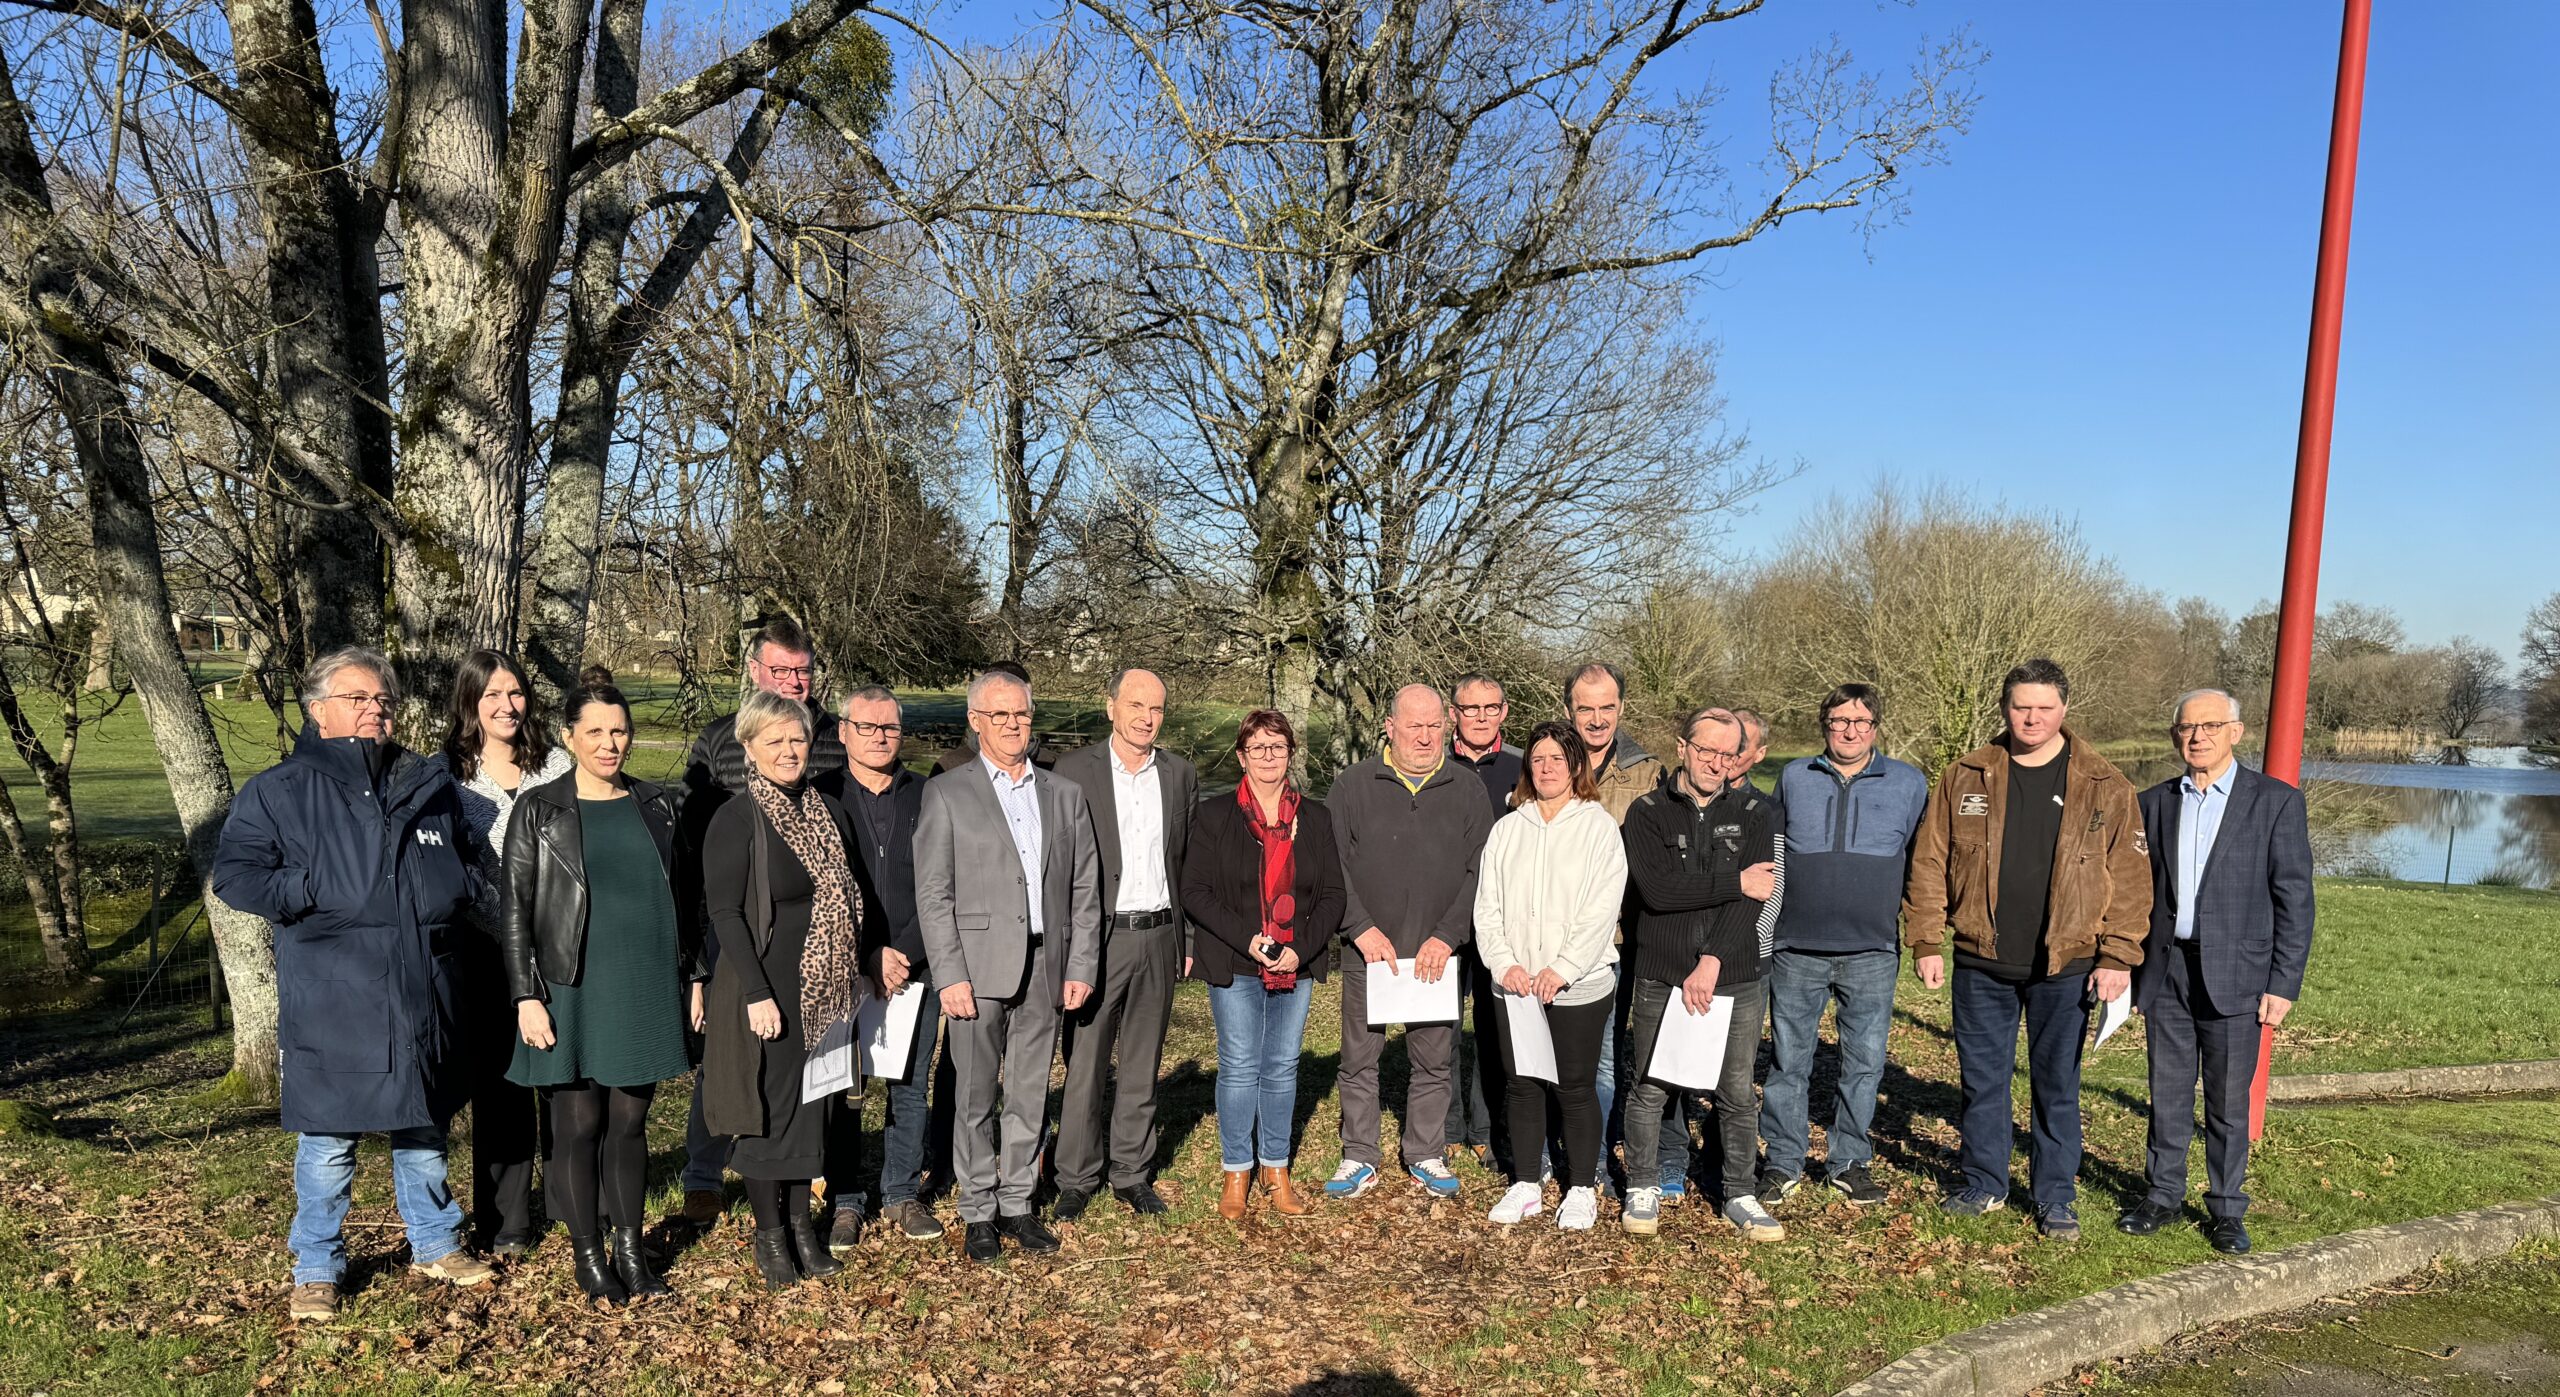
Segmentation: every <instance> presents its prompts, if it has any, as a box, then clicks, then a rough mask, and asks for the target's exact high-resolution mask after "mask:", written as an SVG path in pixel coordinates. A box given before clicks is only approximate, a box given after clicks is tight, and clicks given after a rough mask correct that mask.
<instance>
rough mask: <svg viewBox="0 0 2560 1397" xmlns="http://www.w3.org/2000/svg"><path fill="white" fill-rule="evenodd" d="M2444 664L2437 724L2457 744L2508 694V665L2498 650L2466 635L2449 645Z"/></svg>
mask: <svg viewBox="0 0 2560 1397" xmlns="http://www.w3.org/2000/svg"><path fill="white" fill-rule="evenodd" d="M2443 663H2444V700H2443V702H2442V704H2440V705H2439V706H2438V708H2437V709H2436V721H2437V722H2439V723H2441V724H2443V726H2444V735H2445V736H2446V737H2449V738H2453V739H2455V740H2457V741H2458V740H2460V739H2461V738H2462V737H2463V736H2464V735H2465V734H2467V733H2469V732H2470V731H2471V728H2472V725H2473V724H2476V723H2478V722H2479V721H2480V720H2481V719H2482V718H2484V717H2486V716H2488V712H2489V709H2490V707H2491V705H2493V704H2495V703H2496V702H2497V701H2498V695H2499V694H2501V693H2502V692H2504V691H2505V689H2506V683H2507V664H2506V661H2505V659H2503V658H2502V657H2500V655H2499V654H2498V652H2497V651H2495V650H2492V649H2490V648H2489V647H2488V646H2486V645H2483V644H2481V643H2480V642H2478V641H2476V640H2473V639H2472V638H2471V637H2469V636H2467V635H2458V636H2455V637H2454V638H2453V639H2452V641H2450V642H2449V643H2447V644H2446V646H2445V647H2444V661H2443Z"/></svg>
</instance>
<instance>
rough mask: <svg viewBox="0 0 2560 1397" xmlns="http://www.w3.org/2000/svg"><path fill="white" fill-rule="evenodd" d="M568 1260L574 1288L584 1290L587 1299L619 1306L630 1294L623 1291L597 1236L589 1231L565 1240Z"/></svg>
mask: <svg viewBox="0 0 2560 1397" xmlns="http://www.w3.org/2000/svg"><path fill="white" fill-rule="evenodd" d="M569 1257H570V1261H571V1266H572V1269H573V1270H575V1271H576V1272H577V1274H578V1289H580V1290H583V1291H585V1292H586V1293H587V1298H588V1299H590V1300H602V1301H603V1302H605V1303H606V1304H608V1305H619V1304H622V1303H623V1302H624V1301H626V1300H629V1299H630V1298H631V1292H630V1291H628V1290H625V1289H623V1286H622V1278H621V1277H620V1276H617V1275H615V1274H614V1272H613V1262H612V1261H611V1259H610V1258H608V1257H607V1256H606V1255H605V1251H604V1238H603V1236H602V1235H601V1234H598V1233H594V1232H590V1233H588V1234H587V1235H586V1236H584V1237H578V1236H572V1237H571V1238H570V1239H569Z"/></svg>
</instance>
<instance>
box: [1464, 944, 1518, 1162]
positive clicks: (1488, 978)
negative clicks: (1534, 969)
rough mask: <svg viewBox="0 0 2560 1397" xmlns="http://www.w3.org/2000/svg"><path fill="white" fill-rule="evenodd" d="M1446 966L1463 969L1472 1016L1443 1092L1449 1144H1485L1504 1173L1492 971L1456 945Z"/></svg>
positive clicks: (1498, 1008) (1505, 1142)
mask: <svg viewBox="0 0 2560 1397" xmlns="http://www.w3.org/2000/svg"><path fill="white" fill-rule="evenodd" d="M1449 962H1450V964H1451V965H1452V966H1453V967H1455V966H1461V965H1462V966H1464V967H1465V968H1466V976H1467V978H1466V980H1465V982H1464V984H1465V993H1466V995H1467V998H1468V1000H1469V1002H1470V1003H1471V1004H1472V1006H1473V1007H1472V1008H1471V1009H1470V1010H1469V1012H1470V1013H1472V1014H1473V1015H1474V1016H1475V1032H1474V1033H1473V1034H1471V1035H1469V1036H1470V1037H1471V1038H1472V1040H1473V1041H1471V1042H1466V1043H1461V1044H1459V1052H1458V1061H1457V1062H1456V1063H1454V1064H1452V1065H1451V1066H1450V1069H1449V1070H1450V1071H1451V1072H1453V1073H1456V1074H1457V1080H1456V1081H1455V1082H1454V1083H1452V1084H1451V1090H1450V1092H1449V1131H1448V1135H1449V1143H1450V1144H1451V1145H1453V1146H1455V1145H1491V1146H1492V1147H1493V1149H1494V1152H1495V1153H1496V1154H1497V1155H1500V1156H1505V1157H1503V1158H1499V1159H1497V1160H1496V1161H1495V1162H1496V1163H1498V1164H1500V1165H1501V1166H1502V1167H1503V1168H1504V1169H1506V1170H1508V1169H1509V1168H1510V1167H1511V1161H1510V1159H1509V1158H1508V1157H1507V1156H1508V1154H1509V1152H1510V1149H1511V1138H1510V1132H1509V1130H1508V1128H1507V1127H1506V1126H1505V1125H1504V1124H1503V1110H1502V1106H1503V1103H1504V1102H1505V1101H1506V1100H1507V1099H1508V1098H1507V1096H1506V1088H1505V1087H1504V1085H1503V1082H1504V1076H1503V1071H1502V1053H1501V1050H1500V1049H1499V1048H1497V1047H1496V1046H1495V1043H1496V1041H1497V1040H1498V1038H1499V1036H1500V1034H1501V1023H1500V1020H1499V1019H1498V1017H1497V1016H1498V1015H1500V1014H1501V1013H1502V1001H1501V1000H1500V999H1498V998H1496V997H1495V992H1494V988H1493V972H1492V971H1491V970H1488V969H1486V968H1485V963H1484V957H1482V956H1479V955H1477V954H1476V948H1475V947H1474V946H1472V945H1469V946H1461V947H1459V948H1458V949H1457V952H1456V954H1454V955H1452V956H1450V957H1449Z"/></svg>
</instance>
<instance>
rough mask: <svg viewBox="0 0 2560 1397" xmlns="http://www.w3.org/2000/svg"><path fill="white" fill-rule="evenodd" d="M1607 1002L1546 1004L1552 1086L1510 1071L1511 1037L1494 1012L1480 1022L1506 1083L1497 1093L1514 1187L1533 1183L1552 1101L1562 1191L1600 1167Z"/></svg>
mask: <svg viewBox="0 0 2560 1397" xmlns="http://www.w3.org/2000/svg"><path fill="white" fill-rule="evenodd" d="M1613 1007H1614V1006H1613V1001H1611V1000H1608V999H1600V1000H1595V1001H1593V1002H1592V1003H1589V1004H1570V1005H1568V1004H1550V1005H1548V1006H1547V1032H1548V1034H1549V1035H1550V1036H1552V1037H1553V1038H1554V1039H1555V1044H1556V1076H1557V1078H1558V1080H1557V1081H1555V1082H1553V1083H1548V1082H1543V1081H1540V1080H1539V1079H1537V1078H1535V1077H1524V1076H1522V1075H1520V1073H1519V1072H1518V1071H1517V1070H1516V1068H1515V1066H1514V1059H1513V1057H1512V1053H1511V1035H1510V1034H1509V1033H1508V1032H1502V1031H1500V1030H1499V1029H1498V1028H1497V1025H1501V1024H1504V1023H1507V1022H1508V1020H1507V1019H1506V1018H1505V1017H1504V1016H1503V1011H1502V1010H1501V1009H1500V1008H1498V1007H1497V1008H1496V1009H1495V1010H1494V1017H1492V1018H1491V1019H1490V1020H1485V1021H1481V1022H1482V1023H1483V1027H1480V1028H1478V1029H1477V1033H1478V1034H1479V1035H1481V1034H1482V1033H1484V1032H1485V1031H1486V1030H1488V1029H1493V1030H1495V1032H1496V1034H1497V1036H1498V1037H1499V1038H1500V1039H1501V1040H1502V1070H1503V1072H1504V1074H1505V1076H1506V1078H1507V1081H1506V1083H1505V1086H1504V1091H1503V1106H1504V1112H1503V1114H1504V1116H1505V1124H1506V1125H1507V1126H1508V1127H1509V1128H1510V1132H1511V1179H1512V1182H1514V1183H1536V1182H1537V1180H1538V1166H1537V1158H1538V1152H1539V1150H1540V1149H1541V1148H1543V1147H1544V1146H1545V1144H1546V1143H1547V1107H1548V1104H1549V1102H1551V1101H1552V1102H1553V1103H1554V1106H1555V1111H1556V1114H1557V1115H1558V1116H1560V1117H1562V1118H1563V1121H1564V1167H1563V1168H1562V1169H1559V1170H1557V1171H1556V1177H1557V1178H1559V1179H1561V1180H1563V1181H1564V1185H1565V1187H1567V1188H1573V1187H1577V1186H1580V1185H1584V1184H1588V1183H1590V1182H1591V1180H1592V1179H1593V1178H1594V1177H1595V1175H1596V1173H1597V1171H1598V1170H1599V1168H1600V1131H1601V1126H1602V1124H1603V1121H1602V1119H1601V1115H1600V1086H1599V1079H1600V1040H1601V1038H1602V1036H1603V1035H1604V1034H1605V1033H1606V1031H1607V1029H1608V1027H1609V1015H1610V1013H1611V1011H1612V1008H1613Z"/></svg>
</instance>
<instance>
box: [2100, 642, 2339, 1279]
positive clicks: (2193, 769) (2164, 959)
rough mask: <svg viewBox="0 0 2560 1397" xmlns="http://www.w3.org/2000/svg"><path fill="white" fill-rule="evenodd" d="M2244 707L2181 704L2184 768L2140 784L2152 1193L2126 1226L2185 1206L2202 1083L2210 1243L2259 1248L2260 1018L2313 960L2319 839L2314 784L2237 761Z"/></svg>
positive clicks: (2284, 997)
mask: <svg viewBox="0 0 2560 1397" xmlns="http://www.w3.org/2000/svg"><path fill="white" fill-rule="evenodd" d="M2244 732H2245V729H2244V728H2243V727H2242V726H2241V723H2240V705H2239V703H2238V702H2237V701H2236V700H2234V699H2233V698H2232V697H2231V695H2229V694H2227V693H2224V692H2223V691H2222V690H2220V689H2199V690H2196V691H2195V692H2193V693H2190V694H2187V695H2185V696H2184V697H2182V698H2180V699H2179V700H2178V707H2177V717H2176V718H2175V720H2174V721H2173V724H2172V726H2171V727H2170V729H2169V737H2170V740H2171V741H2172V742H2173V743H2174V744H2175V745H2176V747H2177V749H2178V757H2179V760H2180V761H2182V762H2184V763H2185V765H2186V772H2185V773H2184V774H2183V775H2179V776H2174V777H2171V778H2170V779H2168V780H2166V781H2163V782H2161V783H2160V784H2159V785H2157V786H2154V787H2152V788H2151V789H2150V790H2147V791H2145V792H2143V793H2142V829H2143V837H2144V841H2145V843H2146V844H2147V845H2148V846H2149V850H2150V854H2151V888H2152V896H2151V935H2150V940H2149V943H2148V944H2147V945H2146V946H2145V948H2144V951H2143V957H2142V964H2141V966H2140V967H2139V968H2138V970H2137V972H2136V978H2135V980H2134V984H2133V996H2134V1001H2133V1002H2134V1007H2136V1008H2138V1009H2140V1010H2141V1011H2142V1013H2143V1016H2144V1018H2145V1020H2146V1021H2147V1022H2148V1023H2149V1025H2150V1030H2149V1032H2148V1034H2147V1035H2146V1037H2147V1038H2148V1039H2149V1041H2150V1051H2151V1160H2150V1167H2149V1170H2148V1174H2149V1180H2150V1193H2149V1196H2148V1197H2147V1198H2145V1199H2144V1200H2143V1202H2142V1204H2141V1205H2140V1206H2138V1207H2136V1208H2134V1209H2133V1210H2131V1211H2130V1212H2127V1213H2125V1214H2124V1215H2123V1216H2122V1217H2120V1218H2118V1219H2117V1220H2116V1226H2117V1227H2118V1228H2119V1229H2120V1230H2122V1231H2125V1232H2129V1233H2131V1234H2133V1235H2134V1236H2137V1237H2142V1236H2148V1235H2150V1234H2151V1233H2154V1232H2157V1231H2159V1230H2160V1229H2161V1228H2162V1227H2163V1226H2166V1225H2167V1224H2168V1223H2169V1222H2171V1221H2173V1220H2174V1219H2175V1218H2176V1217H2177V1216H2178V1213H2179V1211H2180V1209H2181V1208H2183V1207H2184V1206H2185V1203H2186V1199H2187V1146H2188V1143H2189V1142H2190V1141H2191V1140H2193V1139H2194V1138H2195V1096H2196V1081H2197V1077H2198V1075H2199V1074H2201V1075H2202V1077H2203V1081H2204V1146H2205V1150H2204V1152H2205V1194H2204V1206H2205V1215H2206V1219H2205V1227H2204V1232H2205V1239H2206V1240H2207V1241H2209V1242H2211V1243H2212V1244H2213V1249H2214V1250H2215V1251H2218V1252H2226V1253H2230V1254H2233V1255H2237V1254H2239V1253H2242V1252H2246V1251H2247V1250H2249V1229H2248V1227H2247V1226H2246V1225H2245V1224H2244V1223H2243V1222H2242V1217H2243V1215H2244V1214H2245V1213H2247V1211H2248V1208H2249V1195H2248V1194H2246V1193H2244V1192H2242V1191H2241V1187H2240V1185H2241V1179H2242V1176H2243V1175H2244V1174H2245V1173H2246V1172H2247V1171H2248V1167H2249V1086H2250V1080H2251V1078H2252V1077H2253V1076H2254V1075H2255V1073H2256V1072H2257V1067H2258V1027H2259V1025H2260V1024H2265V1025H2267V1026H2269V1027H2273V1026H2275V1025H2277V1024H2280V1023H2282V1022H2284V1017H2285V1015H2286V1013H2288V1012H2289V1011H2290V1010H2291V1009H2292V1008H2293V1002H2294V1001H2295V1000H2296V999H2299V998H2301V996H2302V972H2303V967H2304V966H2305V965H2307V964H2309V962H2310V960H2311V917H2312V911H2311V835H2310V828H2309V825H2308V824H2307V822H2306V821H2305V819H2304V815H2303V806H2302V792H2300V791H2298V790H2296V789H2294V788H2293V787H2291V786H2288V785H2286V784H2285V783H2284V782H2282V781H2278V780H2276V779H2274V778H2273V777H2270V776H2266V775H2262V774H2260V773H2258V772H2255V771H2251V770H2249V769H2248V768H2247V767H2244V766H2242V765H2240V763H2239V761H2238V760H2237V759H2236V758H2235V757H2234V755H2233V748H2235V747H2236V746H2237V745H2238V744H2239V742H2240V738H2241V736H2242V734H2243V733H2244Z"/></svg>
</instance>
